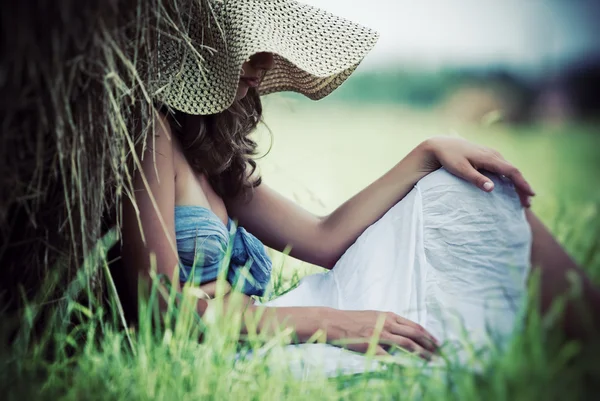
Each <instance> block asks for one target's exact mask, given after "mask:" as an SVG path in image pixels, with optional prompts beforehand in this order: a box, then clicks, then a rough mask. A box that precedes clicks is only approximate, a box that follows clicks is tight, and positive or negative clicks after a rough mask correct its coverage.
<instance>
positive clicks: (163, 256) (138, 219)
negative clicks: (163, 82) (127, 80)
mask: <svg viewBox="0 0 600 401" xmlns="http://www.w3.org/2000/svg"><path fill="white" fill-rule="evenodd" d="M171 140H172V137H171V132H170V130H169V128H168V123H167V121H166V119H164V118H157V120H156V123H155V132H154V135H150V134H149V135H148V138H147V141H146V146H145V147H144V148H145V149H144V150H143V152H140V153H138V154H137V155H136V156H137V157H138V160H139V163H140V166H141V168H139V169H138V170H137V171H136V172H135V175H134V178H133V189H134V192H133V194H130V197H126V198H125V199H124V201H123V216H122V219H123V224H122V235H123V246H122V250H121V257H122V260H123V266H124V268H126V269H127V270H128V271H127V273H128V274H127V276H128V282H129V290H130V291H132V293H133V294H137V291H138V286H137V283H138V278H140V277H141V278H143V279H145V280H148V279H149V272H150V268H151V266H152V264H153V263H154V266H155V267H156V271H157V273H158V274H164V275H165V276H167V277H168V278H169V279H172V278H173V274H174V272H175V269H176V267H177V265H178V261H179V258H178V256H177V247H176V244H175V221H174V219H175V216H174V215H175V167H174V163H173V146H172V142H171ZM132 197H133V199H131V198H132ZM178 283H179V279H178V278H175V280H173V285H176V286H178Z"/></svg>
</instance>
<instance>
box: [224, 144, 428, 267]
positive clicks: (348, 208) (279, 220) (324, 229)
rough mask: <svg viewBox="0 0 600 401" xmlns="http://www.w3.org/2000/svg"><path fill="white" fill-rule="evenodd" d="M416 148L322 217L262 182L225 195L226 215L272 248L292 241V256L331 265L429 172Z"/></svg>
mask: <svg viewBox="0 0 600 401" xmlns="http://www.w3.org/2000/svg"><path fill="white" fill-rule="evenodd" d="M421 151H422V150H421V149H420V148H419V147H418V148H416V149H415V150H413V152H411V153H410V154H409V155H408V156H406V157H405V158H404V159H403V160H402V161H401V162H400V163H398V164H397V165H396V166H394V167H393V168H392V169H391V170H390V171H388V172H387V173H386V174H385V175H383V176H382V177H381V178H379V179H378V180H376V181H375V182H373V183H372V184H371V185H369V186H368V187H366V188H365V189H363V190H362V191H360V192H359V193H358V194H356V195H355V196H353V197H352V198H350V199H349V200H348V201H346V202H345V203H344V204H342V205H341V206H339V207H338V208H337V209H336V210H335V211H334V212H333V213H331V214H329V215H328V216H326V217H318V216H315V215H314V214H312V213H310V212H308V211H307V210H305V209H303V208H302V207H300V206H298V205H297V204H296V203H294V202H293V201H291V200H289V199H287V198H285V197H283V196H282V195H280V194H278V193H277V192H276V191H274V190H273V189H271V188H269V187H268V186H267V185H265V184H261V185H260V186H259V187H258V188H256V190H255V192H254V195H253V197H252V199H251V200H250V201H249V202H245V201H244V200H242V199H228V200H226V204H227V210H228V212H229V213H230V215H232V216H234V217H235V218H237V219H238V220H239V221H240V223H241V225H243V226H244V227H245V228H246V229H248V230H249V231H250V232H252V233H253V234H254V235H256V236H257V237H258V238H259V239H260V240H261V241H263V242H264V243H265V244H266V245H268V246H269V247H271V248H273V249H277V250H280V251H281V250H283V249H284V248H285V247H286V246H288V245H289V246H291V252H290V254H291V256H293V257H295V258H298V259H301V260H303V261H306V262H308V263H312V264H315V265H318V266H322V267H325V268H329V269H330V268H332V267H333V266H334V265H335V263H336V261H337V260H338V259H339V258H340V256H341V255H342V254H343V253H344V252H345V251H346V249H348V247H349V246H350V245H351V244H352V243H353V242H354V241H356V239H357V238H358V237H359V236H360V234H361V233H362V232H363V231H364V230H365V229H366V228H367V227H369V226H370V225H371V224H373V223H374V222H375V221H377V220H378V219H379V218H381V217H382V216H383V215H384V214H385V213H386V212H387V211H388V210H389V209H390V208H391V207H392V206H393V205H394V204H396V203H397V202H398V201H399V200H401V199H402V198H403V197H404V196H406V194H408V192H409V191H410V190H411V189H412V187H413V186H414V184H415V183H416V182H417V181H419V180H420V179H421V178H422V177H424V176H425V175H426V174H427V173H426V172H423V171H421V170H420V168H419V165H420V163H421V158H422V157H421V155H420V153H421Z"/></svg>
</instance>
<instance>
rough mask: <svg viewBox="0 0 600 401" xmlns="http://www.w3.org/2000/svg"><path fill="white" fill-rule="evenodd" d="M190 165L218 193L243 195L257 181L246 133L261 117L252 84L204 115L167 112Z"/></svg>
mask: <svg viewBox="0 0 600 401" xmlns="http://www.w3.org/2000/svg"><path fill="white" fill-rule="evenodd" d="M167 118H168V121H169V123H170V125H171V130H172V131H173V133H174V134H175V136H176V137H177V139H178V140H179V142H180V144H181V147H182V150H183V154H184V155H185V158H186V160H187V162H188V163H189V164H190V166H191V167H192V168H193V169H194V171H196V172H197V173H199V174H204V175H206V177H207V178H208V180H209V182H210V184H211V185H212V187H213V189H214V190H215V192H216V193H217V194H218V195H219V196H221V197H235V196H238V195H247V194H248V193H249V190H251V189H253V188H255V187H257V186H258V185H260V183H261V178H260V176H259V177H255V178H251V177H254V173H255V171H256V162H255V161H254V160H253V156H256V147H257V144H256V142H255V141H254V140H253V139H251V138H250V136H249V134H250V133H251V132H252V131H254V129H255V128H256V126H257V125H258V123H259V122H261V120H262V104H261V101H260V96H259V95H258V92H257V91H256V89H254V88H250V89H249V90H248V94H247V95H246V96H245V97H243V98H242V99H240V100H236V101H235V102H234V103H233V104H232V105H231V106H230V107H229V108H228V109H227V110H224V111H222V112H221V113H218V114H210V115H204V116H195V115H189V114H186V113H183V112H180V111H172V110H171V111H169V112H168V113H167Z"/></svg>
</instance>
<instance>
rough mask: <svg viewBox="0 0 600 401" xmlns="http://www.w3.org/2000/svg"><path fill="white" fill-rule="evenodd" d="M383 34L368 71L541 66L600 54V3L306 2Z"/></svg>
mask: <svg viewBox="0 0 600 401" xmlns="http://www.w3.org/2000/svg"><path fill="white" fill-rule="evenodd" d="M300 1H303V2H305V3H308V4H312V5H315V6H318V7H320V8H323V9H326V10H328V11H330V12H332V13H334V14H337V15H340V16H343V17H346V18H348V19H351V20H353V21H356V22H359V23H361V24H363V25H366V26H369V27H371V28H373V29H375V30H377V31H379V33H380V34H381V37H380V39H379V42H378V43H377V45H376V46H375V48H374V49H373V51H372V52H371V53H370V54H369V56H368V57H367V58H366V59H365V60H364V62H363V64H364V65H365V66H366V68H369V67H378V66H381V65H386V64H390V63H391V64H398V63H404V64H406V63H411V64H416V65H418V66H425V67H432V68H438V67H443V66H448V65H472V66H481V65H491V64H502V65H506V66H511V67H516V68H523V69H538V68H542V67H545V68H547V67H548V66H549V65H559V64H560V63H562V62H564V61H566V60H570V59H577V58H579V59H581V58H585V57H589V55H590V54H592V53H596V54H598V53H600V0H366V1H359V0H300Z"/></svg>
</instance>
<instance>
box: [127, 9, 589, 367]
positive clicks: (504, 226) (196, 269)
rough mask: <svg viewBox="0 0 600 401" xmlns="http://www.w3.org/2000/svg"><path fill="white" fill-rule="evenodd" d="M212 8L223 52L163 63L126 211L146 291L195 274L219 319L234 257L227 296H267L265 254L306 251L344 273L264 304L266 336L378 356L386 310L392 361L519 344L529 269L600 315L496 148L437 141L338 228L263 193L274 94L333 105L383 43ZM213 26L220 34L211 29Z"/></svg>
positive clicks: (321, 24)
mask: <svg viewBox="0 0 600 401" xmlns="http://www.w3.org/2000/svg"><path fill="white" fill-rule="evenodd" d="M207 4H208V5H210V7H204V9H203V10H201V14H200V15H199V17H198V18H196V19H194V21H196V22H197V23H198V26H196V27H194V26H192V28H191V31H190V36H191V38H192V40H195V41H199V40H200V37H202V43H203V44H204V45H205V46H206V47H198V48H197V49H196V51H197V52H198V54H200V55H201V56H202V59H203V64H202V69H201V68H200V67H199V66H198V65H199V64H198V63H197V62H196V59H195V58H194V57H192V56H191V55H190V53H189V52H188V53H184V52H182V50H181V49H180V48H179V47H178V46H177V45H176V44H167V45H165V47H164V48H162V49H161V51H160V52H159V54H160V62H161V63H162V66H163V68H164V69H165V71H170V74H171V75H170V81H169V82H168V83H167V84H166V85H165V86H164V87H162V88H161V90H160V91H158V92H157V97H158V99H159V101H160V102H161V104H162V105H163V106H164V107H163V108H162V109H161V113H160V114H159V116H158V117H157V120H156V124H155V126H156V129H155V132H154V135H152V136H150V137H149V139H148V141H147V143H146V144H145V148H144V149H143V150H142V151H140V153H139V155H138V158H139V170H138V171H137V173H136V175H135V177H134V186H135V188H134V189H135V191H134V195H133V197H132V198H131V199H130V200H129V201H128V202H125V205H124V209H123V227H122V243H123V244H124V246H123V247H122V250H121V252H122V258H123V262H124V263H123V266H125V269H126V271H127V273H128V276H129V283H130V287H129V288H130V290H129V291H130V293H131V294H137V292H136V290H135V289H136V288H137V285H136V283H137V277H138V276H139V277H141V278H142V279H147V278H148V274H149V269H150V265H151V264H152V263H155V265H156V268H157V271H158V272H159V273H162V274H164V275H165V276H167V277H174V275H175V273H176V272H177V271H178V272H179V279H180V280H179V281H180V282H179V283H177V282H176V281H177V280H175V282H174V283H173V284H174V285H176V286H178V288H179V286H180V285H182V284H185V283H191V284H193V285H194V286H197V287H198V288H199V290H201V291H202V292H203V293H204V294H206V295H207V296H206V298H209V299H200V300H199V303H198V311H199V313H201V314H204V313H205V312H206V311H207V309H210V307H211V304H212V302H214V301H213V300H210V298H213V297H214V296H215V294H216V285H215V283H216V282H215V279H216V278H217V276H218V275H219V272H220V271H221V269H222V267H223V261H224V260H226V261H227V259H226V258H227V256H226V254H227V249H228V247H229V248H230V249H232V254H231V261H229V262H228V263H227V265H226V266H225V268H228V271H227V273H226V276H227V281H228V282H229V283H230V286H229V288H228V291H227V292H229V290H231V286H235V287H236V288H238V289H240V290H241V291H242V292H243V293H244V294H246V296H249V295H262V294H263V293H264V290H265V288H266V286H267V284H268V280H269V274H270V270H271V264H270V261H269V258H268V256H267V255H266V253H265V250H264V246H263V245H262V244H263V243H264V244H266V245H267V246H269V247H271V248H273V249H276V250H280V251H282V250H283V249H284V248H285V247H286V246H291V255H292V256H294V257H296V258H298V259H301V260H303V261H306V262H308V263H312V264H315V265H319V266H323V267H325V268H327V269H330V270H331V271H330V272H329V273H325V274H321V275H315V276H309V277H307V278H305V279H304V280H303V281H302V282H301V284H300V286H299V287H298V288H296V289H294V290H292V291H291V292H289V293H287V294H285V295H284V296H282V297H280V298H278V299H275V300H274V301H271V302H269V303H267V304H265V305H259V304H256V303H254V302H253V301H252V300H251V298H249V297H247V298H246V302H245V305H246V309H245V312H244V313H246V314H247V315H248V316H254V313H255V312H257V311H260V313H261V315H260V316H262V317H261V318H260V319H259V322H258V329H259V331H264V332H268V331H269V330H270V329H271V328H272V327H273V326H272V325H273V322H274V321H276V322H278V324H282V325H284V326H288V327H291V328H292V329H293V330H294V331H295V333H296V335H297V339H298V341H299V342H304V341H306V340H307V339H309V338H310V337H312V336H313V335H314V334H315V333H317V332H318V331H319V330H322V332H323V333H326V334H325V335H326V340H327V342H331V343H333V342H336V341H339V340H344V339H349V338H352V339H360V340H361V341H358V342H355V343H352V344H349V345H348V348H349V349H350V350H354V351H359V352H364V351H366V349H367V347H368V342H369V339H370V338H371V336H372V334H373V333H374V332H375V329H376V326H377V323H378V319H380V318H381V316H382V312H385V313H383V319H384V320H382V321H381V322H380V323H382V324H383V326H382V332H381V335H380V337H379V339H378V344H379V345H378V347H377V353H379V354H385V353H386V350H387V349H388V348H389V346H390V344H393V345H398V346H400V347H402V348H404V349H407V350H409V351H411V352H415V353H417V354H419V355H421V356H422V357H425V358H429V357H430V356H431V354H432V353H434V352H436V350H437V349H438V346H439V344H440V343H441V342H446V341H451V340H457V339H459V338H460V337H461V335H462V333H463V331H464V330H466V331H467V333H469V336H470V337H471V340H472V341H475V342H481V341H485V339H486V336H487V335H488V334H490V333H491V334H492V335H499V336H502V337H503V338H505V337H506V336H507V335H509V334H510V333H511V331H512V330H513V328H514V326H515V324H516V322H517V320H518V310H519V307H520V305H522V304H523V301H524V300H523V298H524V296H525V280H526V277H527V276H528V274H529V266H535V267H536V268H539V270H540V272H541V298H542V299H541V300H542V308H543V309H544V310H545V309H546V308H547V307H548V306H549V304H550V302H551V300H552V299H553V298H554V297H555V296H557V295H561V294H563V293H564V292H565V291H566V290H567V289H568V283H567V280H566V278H565V277H566V273H567V271H575V272H576V273H577V274H578V276H579V277H580V278H581V279H582V280H583V287H584V295H585V297H586V299H587V300H588V301H590V302H592V303H593V305H594V307H595V310H596V311H597V310H598V305H600V301H599V299H600V297H599V296H598V292H597V290H595V289H594V288H592V286H591V284H590V283H589V281H588V280H587V279H586V278H585V277H584V275H583V273H582V272H581V270H579V269H578V268H577V267H576V266H575V264H574V263H573V261H572V260H571V258H569V256H568V255H567V254H566V253H565V252H564V251H563V250H562V249H561V247H560V246H559V245H558V243H557V242H556V241H555V240H554V239H553V238H552V237H551V235H550V234H549V232H548V231H547V230H546V228H544V226H543V225H542V224H541V223H540V221H539V220H538V219H537V218H536V217H535V216H534V215H533V213H532V212H531V211H530V210H529V206H530V197H531V196H533V195H534V192H533V190H532V189H531V187H530V186H529V184H528V183H527V181H526V180H525V179H524V178H523V176H522V175H521V174H520V172H519V171H518V170H517V169H516V168H515V167H514V166H512V165H511V164H510V163H508V162H507V161H506V160H504V159H503V158H502V156H501V155H500V154H499V153H498V152H496V151H494V150H491V149H488V148H485V147H482V146H478V145H474V144H471V143H469V142H466V141H463V140H460V139H454V138H434V139H430V140H427V141H425V142H423V143H422V144H420V145H419V146H418V147H417V148H415V149H414V150H413V151H412V152H411V153H410V154H409V155H408V156H406V157H405V158H404V159H402V160H401V161H400V162H399V163H398V164H397V165H396V166H395V167H393V168H392V169H391V170H390V171H389V172H388V173H386V174H385V175H384V176H382V177H381V178H380V179H378V180H377V181H375V182H373V183H372V184H371V185H369V186H368V187H367V188H365V189H364V190H363V191H361V192H360V193H358V194H357V195H356V196H354V197H352V198H351V199H349V200H348V201H347V202H346V203H344V204H343V205H341V206H340V207H338V208H337V209H336V210H335V211H334V212H333V213H331V214H330V215H328V216H325V217H318V216H314V215H312V214H311V213H309V212H307V211H306V210H304V209H302V208H300V207H299V206H297V205H295V204H294V203H293V202H291V201H289V200H287V199H285V198H284V197H282V196H280V195H279V194H277V193H276V192H275V191H273V190H272V189H270V188H269V187H268V186H267V185H266V184H264V183H261V180H260V178H259V177H258V176H257V173H256V171H255V166H256V164H255V162H254V161H253V160H252V155H253V154H254V150H255V143H254V142H253V141H252V140H251V139H250V138H249V137H248V135H249V134H250V132H252V130H253V129H254V128H255V127H256V125H257V123H258V122H259V121H260V118H261V112H262V109H261V104H260V98H259V95H262V94H267V93H272V92H277V91H283V90H292V91H296V92H300V93H303V94H305V95H307V96H308V97H310V98H312V99H320V98H322V97H324V96H326V95H327V94H329V93H331V91H333V90H334V89H335V88H336V87H337V86H339V85H340V84H341V83H342V82H343V81H344V80H345V79H346V78H347V77H348V76H349V75H350V74H351V73H352V71H354V69H355V68H356V66H357V65H358V63H359V62H360V61H361V60H362V58H363V57H364V56H365V54H366V53H367V52H368V51H369V50H370V49H371V47H372V46H373V45H374V43H375V41H376V39H377V35H376V34H375V33H374V32H373V31H371V30H369V29H367V28H364V27H361V26H358V25H356V24H353V23H351V22H349V21H346V20H343V19H341V18H338V17H335V16H332V15H330V14H328V13H326V12H323V11H321V10H319V9H315V8H313V7H309V6H304V5H301V4H299V3H296V2H295V1H292V0H271V1H258V0H243V1H229V2H225V3H221V2H216V1H209V2H208V3H207ZM210 18H215V20H216V21H217V22H218V26H219V29H212V30H209V31H208V32H203V31H202V29H201V27H202V26H207V25H206V24H207V22H206V21H208V20H209V19H210ZM233 219H235V221H237V222H238V223H237V224H236V223H234V221H233ZM246 230H248V231H246ZM228 297H229V294H227V295H225V301H227V299H228ZM256 316H258V314H257V315H256ZM566 316H567V318H566V328H567V329H568V330H571V331H573V332H578V330H579V329H580V327H579V326H578V322H579V320H578V318H579V316H578V315H577V314H576V313H575V310H574V309H570V310H568V311H567V314H566Z"/></svg>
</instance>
